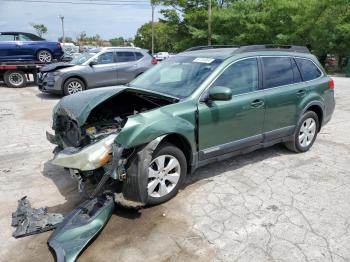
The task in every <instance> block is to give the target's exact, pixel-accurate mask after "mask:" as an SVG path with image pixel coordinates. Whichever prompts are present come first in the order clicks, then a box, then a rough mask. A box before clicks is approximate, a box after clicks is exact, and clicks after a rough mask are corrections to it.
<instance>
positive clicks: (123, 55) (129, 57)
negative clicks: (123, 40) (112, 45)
mask: <svg viewBox="0 0 350 262" xmlns="http://www.w3.org/2000/svg"><path fill="white" fill-rule="evenodd" d="M131 61H135V55H134V52H117V62H131Z"/></svg>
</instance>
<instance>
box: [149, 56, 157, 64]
mask: <svg viewBox="0 0 350 262" xmlns="http://www.w3.org/2000/svg"><path fill="white" fill-rule="evenodd" d="M157 63H158V61H157V59H155V58H154V57H152V60H151V64H152V65H156V64H157Z"/></svg>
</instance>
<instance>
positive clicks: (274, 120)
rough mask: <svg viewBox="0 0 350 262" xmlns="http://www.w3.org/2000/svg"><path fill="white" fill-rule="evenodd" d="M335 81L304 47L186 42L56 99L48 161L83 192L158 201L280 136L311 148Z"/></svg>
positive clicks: (301, 148)
mask: <svg viewBox="0 0 350 262" xmlns="http://www.w3.org/2000/svg"><path fill="white" fill-rule="evenodd" d="M333 89H334V83H333V80H332V79H331V78H330V77H328V76H327V74H326V73H325V71H324V69H323V68H322V66H321V65H320V63H319V62H318V60H317V59H316V57H315V56H314V55H312V54H310V52H309V50H308V49H307V48H305V47H301V46H274V45H254V46H243V47H217V48H213V46H209V47H196V48H192V49H191V50H187V51H185V52H183V53H180V54H178V55H176V56H174V57H171V58H168V59H166V60H165V61H163V62H162V63H160V64H158V65H157V66H155V67H153V68H151V69H149V70H148V71H146V72H145V73H144V74H142V75H141V76H139V77H138V78H136V79H135V80H134V81H132V82H130V83H129V84H127V85H125V86H115V87H105V88H99V89H92V90H87V91H84V92H81V93H77V94H74V95H71V96H68V97H64V98H63V99H62V100H60V102H59V103H58V104H57V105H56V106H55V108H54V110H53V130H54V134H50V133H48V134H47V137H48V140H49V141H50V142H52V143H54V144H56V145H57V148H56V150H55V156H54V159H53V160H52V163H53V164H55V165H58V166H62V167H65V168H67V169H69V170H70V173H71V174H72V176H74V177H75V178H77V179H78V180H79V189H80V190H83V189H84V186H83V185H84V182H85V181H91V182H92V183H95V185H96V187H95V188H94V193H96V192H97V191H99V190H101V189H102V188H104V187H105V186H106V185H109V186H110V187H109V188H112V189H113V190H114V192H113V193H115V194H114V195H115V200H116V202H117V203H120V204H122V205H126V206H130V205H132V206H133V205H136V206H143V205H155V204H159V203H162V202H164V201H167V200H169V199H170V198H172V197H174V196H175V194H176V193H177V192H178V189H179V187H181V184H182V183H183V182H184V181H185V178H186V175H187V174H188V173H191V172H193V171H194V170H195V169H196V168H198V167H200V166H203V165H205V164H208V163H211V162H213V161H217V160H222V159H226V158H229V157H232V156H234V155H237V154H242V153H247V152H251V151H253V150H256V149H259V148H263V147H267V146H271V145H273V144H276V143H285V145H286V146H287V148H289V149H290V150H292V151H294V152H306V151H308V150H309V149H310V147H311V146H312V145H313V143H314V141H315V139H316V136H317V134H318V132H319V131H320V129H321V127H322V126H323V125H325V124H326V123H327V122H328V121H329V120H330V118H331V116H332V113H333V111H334V106H335V101H334V90H333ZM111 185H112V186H111Z"/></svg>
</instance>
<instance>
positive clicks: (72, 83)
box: [63, 78, 85, 96]
mask: <svg viewBox="0 0 350 262" xmlns="http://www.w3.org/2000/svg"><path fill="white" fill-rule="evenodd" d="M84 90H85V84H84V82H83V81H81V80H80V79H79V78H69V79H68V80H66V81H65V82H64V85H63V93H64V95H65V96H68V95H72V94H75V93H79V92H82V91H84Z"/></svg>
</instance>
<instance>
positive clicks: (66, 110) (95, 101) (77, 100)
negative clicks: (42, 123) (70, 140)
mask: <svg viewBox="0 0 350 262" xmlns="http://www.w3.org/2000/svg"><path fill="white" fill-rule="evenodd" d="M125 89H127V87H126V86H111V87H103V88H97V89H91V90H87V91H84V92H81V93H76V94H73V95H69V96H65V97H64V98H62V99H61V100H60V101H59V102H58V103H57V104H56V106H55V107H54V109H53V115H54V117H55V116H57V115H62V116H64V115H67V116H69V117H70V118H71V119H73V120H75V121H76V122H77V124H78V126H79V127H81V126H82V125H83V124H84V123H85V121H86V119H87V118H88V116H89V114H90V112H91V110H92V109H94V108H95V107H96V106H97V105H99V104H100V103H102V102H103V101H105V100H107V99H108V98H110V97H112V96H114V95H116V94H118V93H120V92H122V91H123V90H125Z"/></svg>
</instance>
